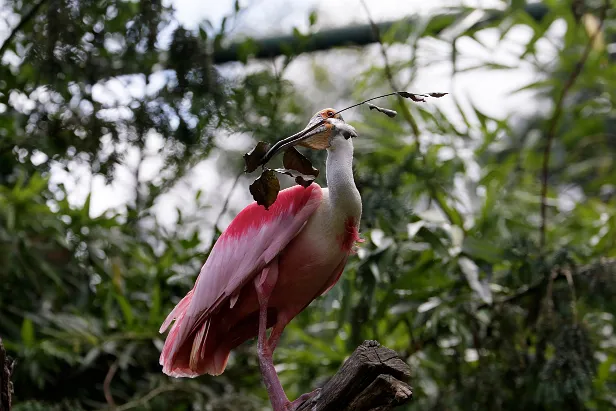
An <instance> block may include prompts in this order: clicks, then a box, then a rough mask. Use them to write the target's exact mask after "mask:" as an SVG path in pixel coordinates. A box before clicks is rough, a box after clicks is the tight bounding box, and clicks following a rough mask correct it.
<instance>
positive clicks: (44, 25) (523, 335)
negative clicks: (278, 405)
mask: <svg viewBox="0 0 616 411" xmlns="http://www.w3.org/2000/svg"><path fill="white" fill-rule="evenodd" d="M543 6H544V10H546V12H545V13H544V14H543V15H541V16H540V17H541V19H539V20H535V19H533V18H532V17H531V15H530V14H529V12H528V10H529V9H528V7H527V8H526V9H525V8H524V4H521V2H511V4H507V8H506V11H505V12H503V13H498V14H491V16H492V17H491V18H488V19H485V18H484V19H482V20H481V22H480V24H467V23H468V21H469V16H471V15H473V13H474V12H476V11H478V9H477V10H475V9H466V8H461V9H456V10H455V12H454V13H453V14H451V15H448V16H446V18H443V17H442V16H433V17H431V18H430V19H428V20H427V21H423V24H409V23H408V22H401V23H400V24H394V25H393V26H391V27H390V29H389V30H386V31H384V32H378V30H377V31H375V32H374V33H373V34H374V35H375V36H377V37H378V38H379V40H380V42H378V43H376V44H374V45H372V46H370V50H369V51H371V52H373V53H374V55H376V56H378V57H379V60H378V61H376V60H372V61H370V63H369V64H367V65H366V64H364V60H363V59H364V58H365V53H366V50H363V49H357V48H345V49H342V50H335V51H328V52H323V53H321V54H319V58H318V59H314V60H313V61H312V63H313V64H312V66H311V70H312V74H313V77H314V79H315V81H314V89H312V90H311V91H312V92H311V93H306V91H305V90H303V89H301V88H300V87H298V86H297V85H296V84H294V83H293V82H292V81H291V79H292V77H291V76H289V75H287V72H288V70H290V69H292V68H293V65H294V64H295V65H301V64H304V65H306V62H305V61H304V62H302V61H297V60H298V59H297V58H296V57H297V55H298V54H299V53H300V52H301V51H302V48H301V47H299V46H297V45H296V46H297V47H296V48H294V49H288V48H287V49H286V50H285V51H286V55H283V56H280V57H278V58H277V59H276V60H275V61H274V64H270V62H267V61H265V62H261V63H259V62H254V61H252V60H251V59H250V55H251V54H252V53H254V52H255V51H256V50H257V48H256V46H257V45H258V42H257V41H254V40H251V39H247V40H245V41H243V42H241V43H238V44H239V46H238V47H237V48H236V50H237V54H238V58H239V59H241V60H243V62H244V64H245V67H246V69H245V70H239V74H238V73H235V74H234V75H223V74H222V70H221V68H220V67H216V66H215V65H214V64H213V61H214V60H215V58H214V57H213V56H215V55H216V53H220V52H221V50H223V49H224V45H225V41H226V40H227V39H228V36H229V34H228V30H229V27H230V26H232V25H233V22H234V21H235V19H236V17H237V14H236V15H234V16H230V17H229V18H228V19H226V20H225V22H224V23H223V24H221V25H220V27H221V30H219V31H216V30H215V29H213V28H212V27H211V26H208V25H206V24H204V25H202V27H201V29H198V30H194V31H192V30H187V29H185V28H183V27H181V26H177V22H176V20H175V18H174V16H173V10H172V9H171V8H170V7H169V6H166V5H164V4H163V3H162V2H158V1H154V2H152V1H145V0H144V1H129V2H127V1H114V0H107V1H102V2H101V1H80V2H73V1H68V0H39V1H38V2H22V1H14V0H7V1H6V2H5V3H4V4H3V5H2V6H0V8H1V11H2V12H3V13H4V14H3V15H5V16H12V20H11V21H13V20H14V21H17V22H18V23H13V24H12V25H11V27H14V30H12V31H11V32H10V34H9V37H8V38H7V39H5V40H4V42H3V43H2V45H0V184H1V185H0V267H2V268H1V269H0V279H1V281H0V336H1V337H2V339H3V341H4V344H5V346H6V348H7V350H8V352H9V354H10V355H11V356H12V357H13V358H15V359H16V361H17V362H16V365H15V372H14V376H13V380H14V384H15V396H14V402H15V405H14V409H15V410H39V409H40V410H79V409H87V410H91V409H108V410H112V409H115V410H127V409H144V410H145V409H152V410H178V411H179V410H190V409H199V410H201V409H207V410H250V409H255V410H257V409H263V408H264V407H265V406H266V405H267V400H266V394H265V390H264V389H263V387H262V384H261V382H260V380H259V374H258V365H257V361H256V353H255V352H254V344H246V345H243V346H242V347H240V348H239V349H238V350H236V352H235V354H234V355H233V356H232V358H231V360H230V363H229V367H228V369H227V371H226V372H225V373H224V374H223V375H222V376H220V377H216V378H213V377H208V376H204V377H200V378H198V379H196V380H174V379H169V378H167V377H166V376H164V375H163V374H162V373H161V372H160V367H159V365H158V355H159V352H160V348H161V347H162V341H163V336H161V335H159V334H158V327H159V325H160V323H161V322H162V320H163V319H164V317H165V316H166V314H167V312H168V311H169V309H171V307H172V306H173V305H174V304H175V303H176V302H177V301H178V299H179V298H180V297H181V296H183V295H184V294H185V293H186V290H187V289H189V287H190V286H191V284H192V283H193V281H194V278H195V276H196V275H197V273H198V271H199V268H200V266H201V264H202V263H203V261H204V260H205V257H207V251H208V250H209V246H210V245H211V242H212V239H213V238H215V237H216V235H217V234H218V233H219V231H218V230H219V229H222V228H224V225H225V224H226V223H228V221H229V219H230V217H231V216H233V215H234V213H236V212H237V211H238V210H239V209H240V208H241V207H242V205H243V204H242V202H245V201H246V200H247V193H248V189H247V185H248V184H249V183H250V181H251V178H252V177H254V176H242V174H241V169H242V166H243V164H242V160H241V154H243V152H244V151H247V149H248V148H249V147H250V144H251V143H252V142H253V140H254V141H256V140H265V141H274V140H277V139H279V138H281V137H283V136H286V135H289V134H291V133H292V132H295V131H297V130H299V129H300V127H302V126H303V125H304V123H305V121H306V119H307V118H309V116H310V115H311V114H312V113H313V112H314V111H316V109H319V108H322V107H321V106H323V105H327V106H334V107H336V106H339V105H342V102H343V101H348V100H349V99H356V100H359V99H361V97H364V96H370V95H373V94H376V93H378V92H388V91H391V90H392V89H407V90H411V91H426V90H420V88H421V84H418V83H417V78H418V76H419V75H420V74H421V73H422V70H423V69H425V68H426V67H428V66H429V65H430V64H434V63H436V62H441V63H442V62H449V63H450V65H449V67H450V68H451V69H452V70H451V73H452V74H451V76H452V80H453V82H455V81H456V79H458V78H459V77H460V76H461V75H462V74H463V73H464V72H468V71H470V70H473V69H477V70H483V72H486V71H487V70H509V69H513V68H515V67H516V66H520V65H527V66H532V67H533V68H534V70H535V72H536V73H537V74H538V75H537V78H538V80H537V81H536V82H533V83H532V84H529V85H527V86H526V87H524V88H523V91H528V90H531V91H532V92H533V93H532V94H530V95H531V96H532V100H531V101H532V102H533V103H534V102H536V103H538V105H537V106H538V107H539V109H538V110H537V112H536V113H534V114H533V115H532V116H529V117H524V116H521V115H519V114H518V113H517V112H512V113H511V114H510V115H509V116H507V117H505V118H494V117H493V116H490V115H488V114H486V113H484V112H483V111H482V110H481V109H479V108H478V107H477V106H476V105H473V104H472V103H469V101H468V100H463V99H462V98H461V96H460V95H459V93H452V95H451V101H452V104H451V107H453V109H445V108H444V107H443V106H441V105H440V104H409V103H408V102H400V101H397V100H396V99H391V100H389V102H388V104H389V105H390V106H391V107H392V108H394V109H396V110H398V112H399V113H400V114H399V116H398V117H396V118H395V119H393V120H392V119H389V118H387V117H385V116H382V115H380V114H378V113H376V114H375V113H374V112H370V111H367V110H365V111H356V112H354V113H353V114H351V117H350V118H351V119H352V123H353V124H354V125H355V126H356V127H357V128H358V131H359V133H360V136H361V138H360V139H358V141H357V142H356V151H357V154H356V174H357V175H356V180H357V184H358V188H359V189H360V191H361V193H362V197H363V200H364V215H363V219H362V231H363V235H364V237H366V238H367V240H368V241H367V242H366V243H364V245H363V247H362V248H361V250H360V252H359V254H358V256H357V257H355V258H353V259H352V261H351V262H350V263H349V266H348V269H347V271H346V273H345V275H344V276H343V279H342V280H341V281H340V283H339V284H338V285H337V286H336V287H335V288H334V289H333V290H332V291H331V292H330V293H329V294H328V295H327V296H326V297H324V298H322V299H320V300H318V301H316V302H315V303H314V304H312V306H311V307H310V308H309V309H308V310H306V311H305V312H304V313H302V314H301V315H300V316H299V317H298V318H297V319H296V320H295V321H294V322H293V323H292V324H290V325H289V327H288V328H287V330H286V332H285V334H284V337H283V338H284V342H282V343H281V344H280V347H279V349H277V351H276V353H277V360H276V361H277V363H280V364H284V370H283V372H281V378H282V380H283V384H284V385H285V388H286V389H287V390H288V391H289V395H290V396H293V395H298V394H300V393H303V392H306V391H310V390H312V389H313V388H314V387H315V386H317V385H319V384H322V383H323V381H324V378H327V377H329V376H331V375H333V373H334V372H335V371H336V370H337V369H338V368H339V366H340V364H341V362H342V361H343V360H344V358H345V357H346V356H348V355H349V354H350V353H351V352H352V351H353V350H354V349H355V347H356V346H357V345H359V344H360V343H361V342H362V341H363V340H365V339H376V340H378V341H379V342H381V343H382V344H383V345H385V346H388V347H390V348H392V349H394V350H396V351H398V352H399V353H400V354H401V355H402V356H403V358H404V359H405V360H406V361H407V362H408V363H409V364H410V365H411V368H412V371H413V376H412V385H413V386H414V400H413V401H412V402H411V404H410V405H409V406H408V409H435V410H436V409H438V410H441V409H450V410H467V409H468V410H470V409H494V410H501V409H502V410H514V409H529V410H544V409H572V410H579V409H589V410H607V409H613V408H614V407H616V397H615V395H614V392H616V377H615V375H616V373H615V372H614V370H615V368H616V363H615V361H616V338H615V337H614V329H613V324H614V314H615V312H616V309H615V308H616V307H615V305H614V304H615V303H614V300H613V298H612V296H613V295H615V292H616V279H615V275H614V274H615V270H616V263H615V262H614V260H613V259H614V258H615V257H616V244H615V241H616V240H615V239H616V199H615V196H614V193H615V190H614V181H616V169H615V167H614V162H613V160H612V158H613V157H614V148H615V147H616V144H615V142H616V139H615V133H614V124H615V122H614V118H615V116H616V111H615V110H614V96H616V68H615V67H616V66H615V65H614V63H613V58H612V56H611V55H610V50H612V49H613V44H610V43H611V42H612V41H613V40H612V39H613V31H614V26H615V25H614V21H615V20H614V19H615V17H616V16H615V15H614V10H613V8H612V6H613V4H612V3H610V2H609V1H608V2H603V1H602V2H593V1H587V2H575V4H573V5H572V4H571V3H569V2H561V1H546V2H545V4H543ZM479 11H481V10H479ZM241 12H242V10H241V9H240V8H239V7H238V8H236V13H241ZM307 20H309V23H310V29H309V30H308V31H307V32H300V30H297V31H296V33H295V38H296V39H297V44H299V45H300V46H301V44H302V42H303V44H305V45H306V47H309V46H310V39H311V38H312V35H313V34H312V33H314V32H315V31H316V28H315V24H317V23H318V20H317V15H316V14H311V15H309V16H307ZM417 21H419V20H417ZM436 23H438V24H436ZM520 26H522V27H524V28H525V30H527V32H530V33H532V34H531V35H530V36H529V38H528V39H527V40H525V43H524V44H522V45H520V47H519V51H518V52H517V54H516V55H515V59H513V60H514V63H513V64H511V65H505V64H503V63H502V62H501V61H499V60H496V57H495V58H494V59H493V60H488V61H480V60H478V59H477V58H473V57H469V56H464V55H462V54H461V52H460V50H459V44H460V42H462V41H473V42H475V45H476V47H483V48H486V49H487V50H488V51H490V52H491V53H493V54H496V52H498V51H499V50H502V48H503V47H504V45H503V44H504V43H505V42H506V41H507V40H509V37H510V33H511V31H512V30H515V28H519V27H520ZM558 27H561V28H562V30H561V33H560V34H558V33H557V34H554V31H555V28H558ZM447 30H449V31H448V32H447ZM443 31H445V33H444V32H443ZM452 33H453V34H452ZM485 33H491V34H492V35H494V33H497V34H498V35H497V36H496V38H497V41H496V42H493V44H487V43H486V42H485V39H486V37H485ZM546 45H548V46H550V47H551V49H550V50H552V53H553V55H554V59H547V60H548V61H547V62H546V58H545V55H544V54H543V53H545V50H546V48H545V46H546ZM435 48H438V49H439V50H441V51H442V50H448V51H447V52H446V53H436V54H434V53H432V51H433V50H434V49H435ZM612 51H613V50H612ZM486 54H487V53H486ZM409 56H410V57H409ZM333 60H335V61H337V62H338V63H339V64H341V65H342V67H344V68H346V69H348V70H347V72H348V73H351V74H353V75H351V74H349V75H347V76H346V77H341V76H339V75H337V76H336V79H335V81H334V80H333V78H332V76H334V75H336V73H332V72H331V70H333V69H331V66H329V65H328V64H326V62H329V61H333ZM321 61H322V62H321ZM452 84H453V83H452ZM315 90H316V92H314V91H315ZM428 91H432V90H428ZM434 91H448V90H434ZM382 105H385V103H383V104H382ZM228 136H233V139H230V138H228ZM308 154H309V155H310V156H311V158H312V159H313V161H314V162H315V163H318V162H319V161H322V160H323V153H308ZM213 164H214V165H215V167H216V175H204V172H203V170H209V172H212V170H213V168H212V167H211V166H212V165H213ZM207 165H209V166H207ZM208 167H209V168H208ZM238 176H239V177H238ZM320 178H321V179H322V178H323V176H321V177H320ZM197 180H199V181H202V180H211V181H212V183H211V184H212V185H213V186H215V187H218V188H217V190H216V192H210V193H204V191H199V190H195V189H194V187H195V184H194V182H195V181H197ZM320 182H321V183H323V181H320ZM105 183H107V184H108V185H105ZM288 184H290V182H288ZM109 187H111V190H113V191H111V190H110V189H109ZM102 189H105V193H109V192H112V193H121V194H122V195H123V196H125V197H126V201H124V202H123V203H122V204H121V205H119V206H117V207H111V208H110V209H108V210H101V209H100V208H99V209H97V208H96V203H97V201H98V202H101V201H102V199H101V198H100V197H99V199H98V200H97V199H96V196H97V195H99V196H100V191H99V190H102ZM97 191H99V192H98V193H97ZM221 193H222V195H221ZM227 193H231V194H228V195H227ZM116 195H120V194H116ZM189 196H190V197H189ZM178 198H180V200H177V199H178ZM182 202H184V203H190V204H194V206H192V207H186V206H183V205H180V204H179V203H182ZM176 206H177V209H176ZM170 210H171V211H173V213H172V218H169V215H170ZM169 220H171V221H169ZM212 237H213V238H212Z"/></svg>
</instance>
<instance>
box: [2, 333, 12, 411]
mask: <svg viewBox="0 0 616 411" xmlns="http://www.w3.org/2000/svg"><path fill="white" fill-rule="evenodd" d="M12 372H13V360H12V359H11V358H10V357H8V356H7V355H6V351H5V349H4V345H3V344H2V338H0V411H10V410H11V394H12V393H13V384H12V383H11V374H12Z"/></svg>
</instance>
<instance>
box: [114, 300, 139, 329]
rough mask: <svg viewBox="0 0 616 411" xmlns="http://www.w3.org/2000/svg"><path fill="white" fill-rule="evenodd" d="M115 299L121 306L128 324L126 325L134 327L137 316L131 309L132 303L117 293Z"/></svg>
mask: <svg viewBox="0 0 616 411" xmlns="http://www.w3.org/2000/svg"><path fill="white" fill-rule="evenodd" d="M115 299H116V301H117V302H118V305H119V306H120V310H121V311H122V315H123V316H124V321H125V322H126V324H127V325H129V326H130V325H133V323H134V322H135V315H134V314H133V309H132V308H131V306H130V303H129V302H128V300H127V299H126V297H124V296H123V295H121V294H118V293H115Z"/></svg>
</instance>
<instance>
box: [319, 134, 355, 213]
mask: <svg viewBox="0 0 616 411" xmlns="http://www.w3.org/2000/svg"><path fill="white" fill-rule="evenodd" d="M336 140H337V141H335V142H334V143H333V144H332V146H331V147H330V148H329V149H328V150H327V162H326V169H325V172H326V177H327V188H328V189H329V197H330V200H331V204H332V207H333V209H334V211H335V212H337V213H338V212H340V213H343V214H345V216H347V217H350V216H353V217H355V218H356V219H357V222H359V218H360V217H361V197H360V195H359V191H358V190H357V187H356V186H355V180H354V179H353V143H352V141H351V139H348V140H342V139H336Z"/></svg>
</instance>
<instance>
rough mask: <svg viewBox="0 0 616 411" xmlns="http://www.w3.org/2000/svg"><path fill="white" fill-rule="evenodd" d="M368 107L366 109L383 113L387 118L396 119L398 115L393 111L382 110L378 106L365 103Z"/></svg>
mask: <svg viewBox="0 0 616 411" xmlns="http://www.w3.org/2000/svg"><path fill="white" fill-rule="evenodd" d="M366 104H367V105H368V107H370V110H376V111H378V112H379V113H383V114H385V115H387V117H392V118H393V117H396V116H397V115H398V113H397V112H396V111H395V110H390V109H388V108H383V107H379V106H375V105H374V104H370V103H366Z"/></svg>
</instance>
